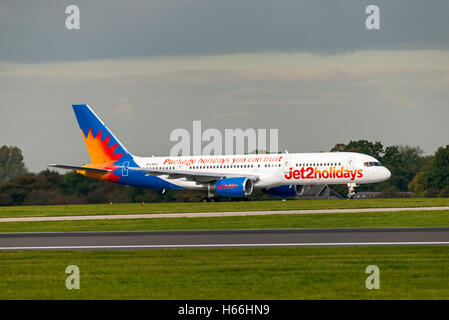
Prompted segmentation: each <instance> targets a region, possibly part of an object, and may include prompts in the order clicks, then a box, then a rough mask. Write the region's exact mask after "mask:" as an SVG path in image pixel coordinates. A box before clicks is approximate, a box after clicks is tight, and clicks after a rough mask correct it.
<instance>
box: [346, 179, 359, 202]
mask: <svg viewBox="0 0 449 320" xmlns="http://www.w3.org/2000/svg"><path fill="white" fill-rule="evenodd" d="M356 187H358V185H357V183H348V198H349V199H352V197H354V195H355V191H354V189H355V188H356Z"/></svg>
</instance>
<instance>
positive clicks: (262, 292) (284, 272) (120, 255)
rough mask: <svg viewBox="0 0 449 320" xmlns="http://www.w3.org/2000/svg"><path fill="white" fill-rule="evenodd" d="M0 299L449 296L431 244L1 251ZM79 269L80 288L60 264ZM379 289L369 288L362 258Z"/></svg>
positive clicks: (447, 259)
mask: <svg viewBox="0 0 449 320" xmlns="http://www.w3.org/2000/svg"><path fill="white" fill-rule="evenodd" d="M0 261H1V264H0V299H449V273H448V272H447V270H448V268H447V266H448V264H449V250H448V249H447V247H437V246H423V247H417V246H402V247H401V246H393V247H337V248H241V249H188V250H177V249H173V250H148V251H144V250H143V251H84V252H80V251H77V252H67V251H33V252H20V251H18V252H17V251H16V252H0ZM71 264H75V265H77V266H78V267H79V268H80V275H81V276H80V280H81V281H80V287H81V289H80V290H67V289H66V288H65V279H66V277H67V276H68V275H67V274H65V268H66V267H67V266H68V265H71ZM372 264H374V265H377V266H378V267H379V268H380V289H379V290H367V289H366V287H365V280H366V278H367V277H368V274H365V269H366V267H367V266H368V265H372Z"/></svg>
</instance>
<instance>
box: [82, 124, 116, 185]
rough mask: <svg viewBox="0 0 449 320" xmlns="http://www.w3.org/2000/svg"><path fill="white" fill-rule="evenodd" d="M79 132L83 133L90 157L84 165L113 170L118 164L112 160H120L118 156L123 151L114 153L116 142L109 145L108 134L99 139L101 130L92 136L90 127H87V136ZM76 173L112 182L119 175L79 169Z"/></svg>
mask: <svg viewBox="0 0 449 320" xmlns="http://www.w3.org/2000/svg"><path fill="white" fill-rule="evenodd" d="M81 133H82V134H83V138H84V142H85V143H86V147H87V151H88V152H89V156H90V159H91V160H92V163H91V164H88V165H86V167H92V168H99V169H107V170H115V169H116V168H118V167H119V166H118V165H114V162H115V161H118V160H120V158H121V157H122V156H123V153H119V154H114V151H115V149H117V146H118V144H114V145H112V146H109V140H110V138H111V136H108V137H107V138H106V139H104V140H103V141H101V130H100V131H99V132H98V134H97V136H96V137H94V136H93V134H92V129H89V133H88V135H87V137H86V136H85V135H84V133H83V131H82V130H81ZM78 173H80V174H82V175H85V176H88V177H91V178H95V179H99V180H106V181H112V182H116V181H118V180H120V177H118V176H116V175H115V174H113V173H112V172H109V173H106V174H102V173H94V172H87V171H82V170H79V171H78Z"/></svg>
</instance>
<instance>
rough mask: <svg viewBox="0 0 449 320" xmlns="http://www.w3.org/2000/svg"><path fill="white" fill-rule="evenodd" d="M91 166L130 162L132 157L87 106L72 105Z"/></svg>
mask: <svg viewBox="0 0 449 320" xmlns="http://www.w3.org/2000/svg"><path fill="white" fill-rule="evenodd" d="M73 111H74V112H75V116H76V119H77V120H78V124H79V126H80V129H81V133H82V134H83V138H84V142H85V143H86V147H87V151H88V152H89V156H90V159H91V160H92V163H93V164H97V163H104V162H112V163H114V162H116V161H119V160H120V161H125V160H128V161H129V160H131V159H132V155H131V154H130V153H129V152H128V150H126V148H125V147H124V146H123V144H121V143H120V141H119V140H118V139H117V138H116V137H115V136H114V134H113V133H112V132H111V131H110V130H109V129H108V127H107V126H106V125H105V124H104V123H103V121H101V120H100V118H99V117H98V116H97V115H96V114H95V113H94V112H93V111H92V109H91V108H90V107H89V106H88V105H87V104H77V105H73Z"/></svg>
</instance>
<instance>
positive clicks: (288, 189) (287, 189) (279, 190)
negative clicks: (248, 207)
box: [262, 185, 304, 198]
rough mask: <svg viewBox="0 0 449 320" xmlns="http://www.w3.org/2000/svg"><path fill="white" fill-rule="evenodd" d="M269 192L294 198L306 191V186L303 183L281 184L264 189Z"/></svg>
mask: <svg viewBox="0 0 449 320" xmlns="http://www.w3.org/2000/svg"><path fill="white" fill-rule="evenodd" d="M262 191H263V192H265V193H267V194H271V195H273V196H278V197H284V198H293V197H297V196H300V195H302V193H303V192H304V186H301V185H286V186H279V187H275V188H267V189H264V190H262Z"/></svg>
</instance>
